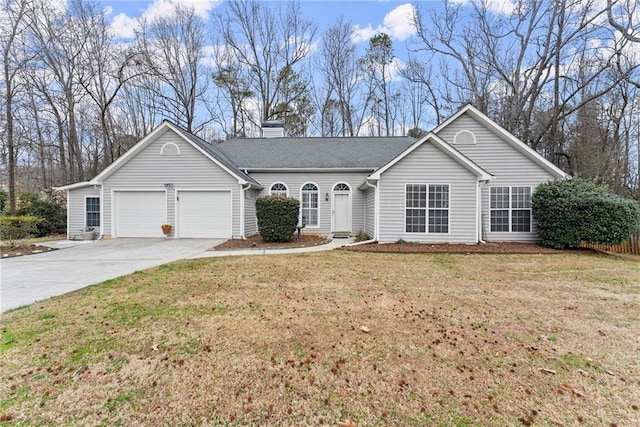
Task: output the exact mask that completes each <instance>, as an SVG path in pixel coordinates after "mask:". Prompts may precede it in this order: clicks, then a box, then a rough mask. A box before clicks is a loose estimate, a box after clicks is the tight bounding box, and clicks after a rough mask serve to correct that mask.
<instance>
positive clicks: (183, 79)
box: [137, 4, 207, 132]
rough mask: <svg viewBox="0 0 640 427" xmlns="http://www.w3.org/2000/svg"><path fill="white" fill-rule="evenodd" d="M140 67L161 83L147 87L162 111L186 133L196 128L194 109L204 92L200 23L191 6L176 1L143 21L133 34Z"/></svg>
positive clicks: (202, 31) (202, 25)
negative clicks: (171, 7)
mask: <svg viewBox="0 0 640 427" xmlns="http://www.w3.org/2000/svg"><path fill="white" fill-rule="evenodd" d="M137 39H138V46H139V49H140V53H141V54H142V56H143V58H144V61H143V67H144V68H143V69H144V70H145V71H146V72H147V73H148V74H149V75H150V76H152V77H153V79H154V80H155V81H156V82H161V85H157V84H152V85H149V86H148V87H147V89H148V90H149V91H151V92H152V93H153V94H154V95H155V96H156V97H157V99H158V100H161V101H162V103H161V106H162V109H163V112H164V113H165V114H166V115H167V116H169V117H171V118H173V119H174V120H175V121H176V122H177V123H178V124H179V125H181V126H183V127H184V128H185V129H187V130H188V131H189V132H193V131H196V130H197V129H196V123H195V122H196V109H197V106H198V105H199V103H200V102H201V101H202V97H203V95H204V94H205V93H206V89H207V80H206V79H204V78H202V76H204V75H205V73H204V66H203V63H202V59H203V57H204V53H203V48H204V43H205V33H204V22H203V21H202V18H200V17H199V16H198V15H197V14H196V12H195V10H194V8H193V7H187V6H184V5H181V4H177V5H176V6H175V8H174V10H173V12H172V13H171V14H168V15H164V16H161V17H156V18H154V19H153V20H151V21H146V20H143V21H142V23H141V30H140V31H139V32H138V34H137Z"/></svg>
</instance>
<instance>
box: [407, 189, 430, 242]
mask: <svg viewBox="0 0 640 427" xmlns="http://www.w3.org/2000/svg"><path fill="white" fill-rule="evenodd" d="M405 203H406V211H405V224H406V225H405V231H406V232H407V233H424V232H426V217H427V212H426V207H427V186H426V185H424V184H407V185H406V202H405Z"/></svg>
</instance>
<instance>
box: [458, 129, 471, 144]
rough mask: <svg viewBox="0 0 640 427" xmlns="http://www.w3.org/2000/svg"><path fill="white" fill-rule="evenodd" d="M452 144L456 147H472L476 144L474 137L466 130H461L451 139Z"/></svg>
mask: <svg viewBox="0 0 640 427" xmlns="http://www.w3.org/2000/svg"><path fill="white" fill-rule="evenodd" d="M453 143H454V144H456V145H473V144H475V143H476V136H475V135H474V134H473V133H472V132H470V131H468V130H461V131H460V132H458V133H457V134H456V136H454V137H453Z"/></svg>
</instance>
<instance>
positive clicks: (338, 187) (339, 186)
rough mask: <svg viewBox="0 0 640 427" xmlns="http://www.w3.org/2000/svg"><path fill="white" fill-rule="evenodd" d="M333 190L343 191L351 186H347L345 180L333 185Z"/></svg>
mask: <svg viewBox="0 0 640 427" xmlns="http://www.w3.org/2000/svg"><path fill="white" fill-rule="evenodd" d="M333 191H335V192H345V191H351V188H350V187H349V184H347V183H345V182H339V183H337V184H336V185H334V186H333Z"/></svg>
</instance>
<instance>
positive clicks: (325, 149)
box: [215, 136, 416, 170]
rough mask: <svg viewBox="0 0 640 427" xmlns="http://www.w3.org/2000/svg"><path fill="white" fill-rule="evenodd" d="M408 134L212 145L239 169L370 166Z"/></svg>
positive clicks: (396, 149)
mask: <svg viewBox="0 0 640 427" xmlns="http://www.w3.org/2000/svg"><path fill="white" fill-rule="evenodd" d="M414 142H416V139H414V138H411V137H407V136H404V137H353V138H348V137H347V138H288V137H287V138H239V139H233V140H229V141H225V142H223V143H221V144H218V145H216V146H215V147H216V149H218V151H219V152H222V153H223V154H224V155H225V156H226V157H227V158H228V159H229V160H230V161H231V162H233V163H234V164H236V165H237V166H238V167H239V168H240V169H248V170H251V169H277V168H287V169H289V168H290V169H312V168H318V169H324V168H336V169H341V168H344V169H353V168H361V169H371V170H375V169H378V168H379V167H381V166H383V165H385V164H386V163H388V162H389V161H391V160H392V159H393V158H395V157H396V156H397V155H399V154H400V153H402V152H403V151H404V150H406V149H407V148H408V147H410V146H411V145H412V144H413V143H414Z"/></svg>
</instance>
